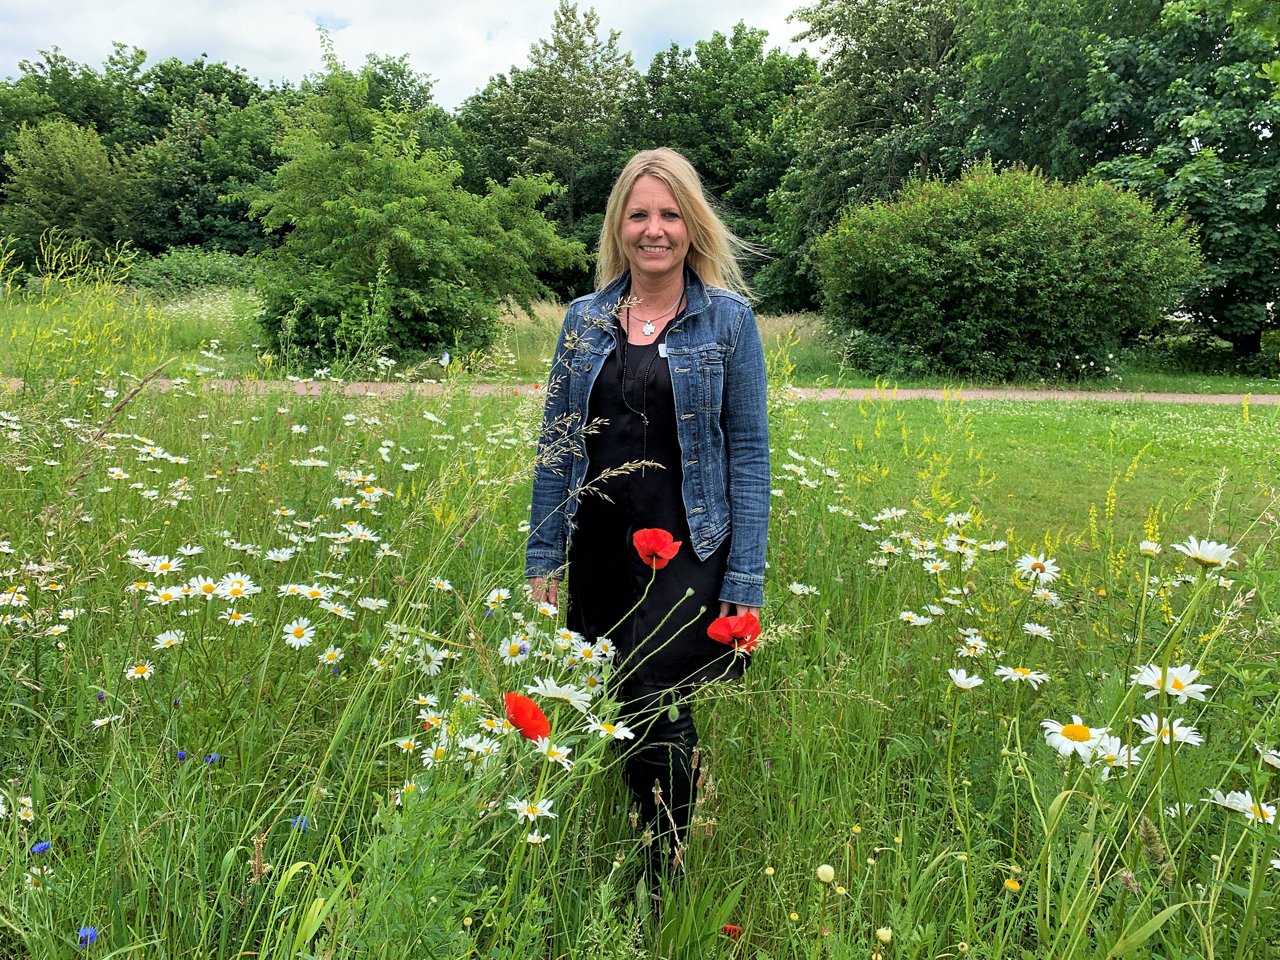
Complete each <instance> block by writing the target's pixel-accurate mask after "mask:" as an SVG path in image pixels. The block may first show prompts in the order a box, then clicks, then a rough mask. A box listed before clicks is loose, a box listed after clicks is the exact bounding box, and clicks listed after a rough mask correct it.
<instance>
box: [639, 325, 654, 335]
mask: <svg viewBox="0 0 1280 960" xmlns="http://www.w3.org/2000/svg"><path fill="white" fill-rule="evenodd" d="M655 329H656V328H655V327H654V325H653V321H650V322H648V323H646V324H645V325H644V326H643V327H641V328H640V332H641V333H643V334H644V335H645V336H646V337H652V336H653V331H654V330H655Z"/></svg>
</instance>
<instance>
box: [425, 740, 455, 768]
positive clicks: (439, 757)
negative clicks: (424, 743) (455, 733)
mask: <svg viewBox="0 0 1280 960" xmlns="http://www.w3.org/2000/svg"><path fill="white" fill-rule="evenodd" d="M447 759H449V738H448V737H447V736H445V735H444V734H443V733H442V734H441V735H440V736H439V737H437V738H436V742H435V743H433V744H432V745H431V746H429V747H424V748H423V750H422V765H423V766H424V767H435V766H438V765H439V764H442V763H444V762H445V761H446V760H447Z"/></svg>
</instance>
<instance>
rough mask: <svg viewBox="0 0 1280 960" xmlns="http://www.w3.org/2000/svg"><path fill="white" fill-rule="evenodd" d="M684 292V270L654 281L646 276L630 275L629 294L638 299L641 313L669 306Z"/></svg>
mask: <svg viewBox="0 0 1280 960" xmlns="http://www.w3.org/2000/svg"><path fill="white" fill-rule="evenodd" d="M683 292H684V271H683V270H681V271H680V272H679V273H678V274H676V275H675V276H673V277H670V278H667V279H664V280H662V281H661V282H658V283H655V282H653V281H652V280H650V279H649V278H647V277H638V276H636V275H635V274H634V273H633V274H632V275H631V296H633V297H635V298H636V299H637V300H639V301H640V304H641V305H640V310H641V312H643V313H655V312H657V311H659V310H664V309H666V308H667V307H670V306H671V305H672V304H674V303H675V302H676V300H678V299H679V297H680V295H681V294H682V293H683Z"/></svg>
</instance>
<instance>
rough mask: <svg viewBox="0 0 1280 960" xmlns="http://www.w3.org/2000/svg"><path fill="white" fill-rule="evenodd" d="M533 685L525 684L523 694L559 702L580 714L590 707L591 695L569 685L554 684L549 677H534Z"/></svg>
mask: <svg viewBox="0 0 1280 960" xmlns="http://www.w3.org/2000/svg"><path fill="white" fill-rule="evenodd" d="M533 681H534V682H533V683H529V684H525V688H524V690H525V693H531V694H534V695H535V696H538V697H543V698H545V699H548V700H560V701H562V702H564V703H567V704H569V706H571V707H573V708H574V709H576V710H580V711H581V712H582V713H586V712H587V708H588V707H590V706H591V694H589V693H587V691H585V690H583V689H582V688H581V687H576V686H574V685H573V684H571V683H556V682H555V681H554V680H552V679H551V678H550V677H534V678H533Z"/></svg>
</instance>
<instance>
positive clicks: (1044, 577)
mask: <svg viewBox="0 0 1280 960" xmlns="http://www.w3.org/2000/svg"><path fill="white" fill-rule="evenodd" d="M1014 570H1015V572H1016V573H1017V574H1018V576H1019V577H1021V578H1022V579H1023V580H1033V581H1035V582H1036V583H1038V584H1045V583H1053V581H1055V580H1057V579H1058V565H1057V564H1056V563H1054V562H1053V561H1052V560H1050V559H1048V558H1047V557H1045V556H1044V554H1040V555H1039V556H1032V555H1031V554H1029V553H1027V554H1023V555H1022V556H1021V557H1019V558H1018V562H1017V563H1016V564H1015V565H1014Z"/></svg>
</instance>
